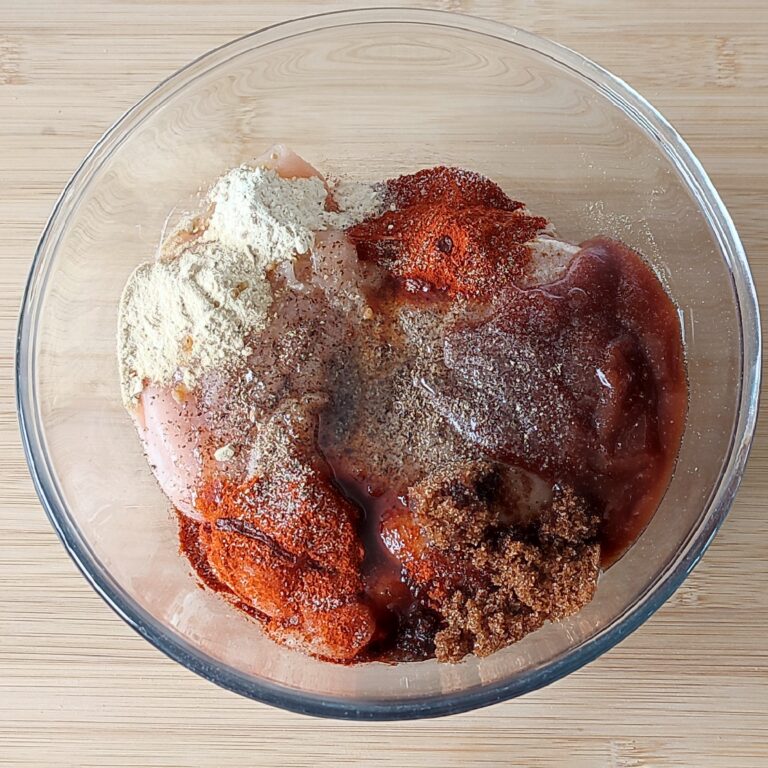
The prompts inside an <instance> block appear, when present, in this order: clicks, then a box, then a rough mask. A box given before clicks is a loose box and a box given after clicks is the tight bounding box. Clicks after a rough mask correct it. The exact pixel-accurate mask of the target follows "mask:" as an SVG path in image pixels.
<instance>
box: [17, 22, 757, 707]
mask: <svg viewBox="0 0 768 768" xmlns="http://www.w3.org/2000/svg"><path fill="white" fill-rule="evenodd" d="M378 23H394V24H420V25H427V26H437V27H442V28H450V29H454V30H458V31H462V32H469V33H473V34H478V35H484V36H490V37H493V38H495V39H497V40H502V41H505V42H507V43H510V44H512V45H517V46H519V47H522V48H526V49H528V50H530V51H534V52H536V53H538V54H542V55H544V56H547V57H549V58H551V59H553V60H554V61H556V62H558V63H559V64H561V65H562V66H564V67H565V68H567V69H569V70H570V71H571V72H572V73H574V74H575V75H577V76H579V77H581V78H582V79H586V80H587V81H589V82H590V83H591V85H592V86H593V87H595V88H596V89H597V90H598V91H599V92H600V93H601V95H603V96H604V97H605V98H607V99H609V100H610V101H611V102H612V103H613V104H614V105H615V106H617V107H618V108H619V109H621V110H622V111H623V112H624V113H625V114H626V115H627V116H628V117H629V118H630V119H631V120H632V121H633V122H634V123H635V124H636V125H637V126H638V127H640V129H641V130H643V131H644V132H645V133H646V134H647V135H648V136H649V137H650V138H652V139H653V140H654V141H655V142H656V143H657V145H658V146H659V147H660V148H661V149H662V151H663V152H664V153H665V155H666V156H667V159H668V160H669V161H670V162H671V163H672V164H673V165H674V166H675V168H676V170H677V171H678V173H679V174H680V175H681V177H682V178H683V180H684V181H685V183H686V186H687V187H688V189H689V191H690V193H691V194H692V195H693V196H694V198H695V199H696V201H697V203H698V205H699V207H700V208H701V209H702V211H703V213H704V215H705V218H706V219H707V221H708V223H709V226H710V228H711V230H712V234H713V235H714V237H715V239H716V241H717V243H718V246H719V248H720V253H721V256H722V257H723V259H724V260H725V262H726V264H727V265H728V267H729V269H730V273H731V280H732V283H733V289H734V295H735V299H736V302H737V305H738V307H737V308H738V321H739V335H740V347H741V379H740V391H739V392H738V397H737V402H738V410H737V415H736V419H735V423H734V427H733V433H732V436H731V443H730V446H729V449H728V454H727V458H726V460H725V462H724V465H723V468H722V470H721V473H720V476H719V477H718V479H717V482H716V483H715V484H714V485H713V490H712V493H711V495H710V499H709V502H708V504H707V507H706V508H705V510H704V514H703V515H702V517H701V518H700V520H699V523H698V525H697V526H696V527H695V528H694V529H692V530H691V531H690V532H689V535H688V538H687V540H686V542H685V543H684V545H683V546H682V547H681V550H680V551H679V552H678V553H677V555H676V556H675V557H674V558H672V559H671V560H670V561H669V562H668V563H667V564H666V566H665V567H664V568H663V569H662V570H661V571H660V572H659V574H657V576H656V578H655V579H653V580H652V581H651V583H650V584H648V585H647V586H646V588H645V589H644V590H643V592H642V593H641V594H640V595H638V597H637V598H636V599H635V601H634V603H632V604H631V605H629V606H628V607H626V608H625V609H624V611H623V612H622V613H621V614H620V615H619V616H618V617H617V618H616V619H615V620H614V621H613V623H612V624H611V625H609V626H608V627H606V628H604V629H603V630H601V631H600V632H599V633H598V634H597V635H595V636H593V637H591V638H589V639H588V640H585V641H583V642H582V643H580V644H579V645H576V646H573V647H571V648H569V649H568V651H566V652H565V653H563V654H562V655H561V656H560V657H559V658H557V659H555V660H553V661H552V662H549V663H548V664H546V665H544V666H542V667H539V668H534V669H532V670H528V671H526V672H524V673H522V674H517V675H515V676H514V677H512V678H510V679H505V680H501V681H498V682H496V683H494V684H491V685H489V686H487V687H482V688H478V689H475V690H469V691H459V692H455V693H448V694H433V695H427V696H422V697H419V698H413V699H408V700H406V701H397V700H392V699H386V698H379V699H377V698H366V699H358V700H352V699H344V698H340V697H330V696H321V695H318V694H313V693H308V692H304V691H301V690H296V689H292V688H289V687H287V686H284V685H281V684H278V683H273V682H271V681H267V680H263V679H262V680H254V678H253V677H252V676H245V675H244V674H243V673H241V672H239V671H238V670H237V669H236V668H234V667H230V666H229V665H227V664H224V663H222V662H220V661H217V660H215V659H213V658H212V657H210V656H208V655H207V654H205V653H203V652H202V651H200V650H199V649H197V648H196V647H194V646H193V645H192V644H191V643H189V642H188V641H186V640H185V639H184V638H182V637H181V636H180V635H177V634H176V633H172V632H170V631H168V630H166V629H165V627H164V625H162V624H161V623H160V622H159V621H158V620H156V619H155V618H154V617H153V616H151V615H150V614H149V613H148V612H147V611H146V610H144V609H143V608H142V607H141V606H139V605H138V604H137V603H136V602H135V601H134V600H133V599H132V598H130V597H129V596H128V595H127V594H126V593H125V592H124V591H123V590H122V589H121V588H120V586H119V584H117V583H116V582H115V581H114V580H113V579H112V577H111V576H110V575H109V573H108V572H106V570H104V569H103V568H102V566H101V564H100V563H99V562H98V560H97V559H96V557H95V556H94V555H93V554H92V553H91V552H90V548H89V547H88V545H87V544H86V542H85V541H84V539H83V538H82V537H81V536H80V534H79V532H78V530H77V528H76V526H75V525H74V524H73V522H72V521H71V519H70V518H69V515H68V512H67V509H66V505H65V504H64V502H63V498H62V496H61V494H60V493H59V491H58V489H57V484H56V481H55V479H54V477H53V475H52V473H51V468H50V465H49V463H48V457H47V453H46V450H45V447H44V439H43V435H42V433H41V429H40V427H41V421H40V419H39V418H38V412H37V407H36V406H37V398H36V377H35V375H34V372H35V355H34V350H35V342H36V333H35V331H36V328H37V322H38V319H39V314H40V307H39V302H38V301H37V299H38V296H39V295H40V291H41V288H42V287H44V285H45V283H46V281H47V276H48V274H49V272H50V270H51V267H52V264H51V260H50V258H51V255H52V254H54V253H55V252H56V247H57V244H58V241H59V239H60V237H61V236H62V232H63V229H64V225H65V223H66V220H67V218H68V217H67V211H68V209H69V208H70V207H71V206H72V205H73V204H74V203H75V202H76V201H77V199H78V196H75V194H74V193H75V189H76V187H77V186H78V185H82V188H83V190H84V189H85V188H86V187H87V185H88V183H89V181H90V177H91V176H92V175H93V173H94V172H95V171H96V170H97V169H98V168H99V167H100V166H101V164H102V163H103V162H104V161H105V160H106V159H107V158H108V157H109V156H110V155H111V154H112V152H114V151H115V150H116V149H117V148H118V147H119V146H120V144H121V143H122V141H123V140H124V139H125V137H126V136H127V135H128V134H129V133H130V131H132V130H134V129H135V128H136V127H138V125H140V124H141V123H142V122H143V120H144V119H145V118H146V117H147V116H148V115H149V114H151V112H152V111H154V110H155V109H156V108H157V107H158V106H160V105H161V104H162V103H164V102H165V101H166V100H168V99H169V98H171V97H172V96H173V95H175V94H176V93H177V92H179V91H180V90H182V89H183V88H184V87H186V86H187V85H188V83H189V81H190V80H191V79H194V78H195V77H197V76H198V75H200V74H202V73H203V72H206V71H208V68H209V65H211V66H217V65H219V64H222V63H223V62H224V61H226V60H228V58H231V57H229V56H226V54H228V53H231V54H232V56H236V55H239V54H240V53H242V52H243V51H245V50H246V49H247V48H252V47H262V46H265V45H268V44H270V43H272V42H276V41H279V40H285V39H288V38H290V37H294V36H296V35H301V34H306V33H311V32H316V31H319V30H328V29H332V28H337V27H346V26H350V25H361V24H378ZM760 376H761V329H760V322H759V309H758V304H757V295H756V291H755V285H754V281H753V278H752V274H751V272H750V268H749V264H748V261H747V257H746V254H745V252H744V248H743V246H742V244H741V241H740V239H739V236H738V233H737V231H736V228H735V226H734V224H733V221H732V219H731V217H730V214H729V213H728V211H727V209H726V208H725V206H724V204H723V202H722V200H721V199H720V196H719V195H718V193H717V191H716V190H715V188H714V186H713V185H712V182H711V181H710V180H709V177H708V176H707V174H706V172H705V171H704V169H703V167H702V165H701V163H700V162H699V161H698V159H697V158H696V157H695V156H694V154H693V152H692V151H691V150H690V148H689V147H688V145H687V144H686V143H685V141H684V140H683V139H682V138H681V137H680V135H679V134H678V133H677V132H676V131H675V129H674V128H672V126H671V125H670V124H669V123H668V122H667V120H666V119H665V118H664V117H663V116H662V115H661V114H660V113H659V112H658V111H657V110H656V109H655V108H654V107H653V106H651V104H650V103H649V102H648V101H646V100H645V99H644V98H643V97H642V96H641V95H640V94H639V93H637V92H636V91H635V90H634V89H633V88H632V87H630V86H629V85H628V84H627V83H625V82H624V81H623V80H621V79H620V78H618V77H616V76H615V75H613V74H611V73H610V72H608V71H607V70H606V69H604V68H602V67H601V66H599V65H598V64H595V63H594V62H592V61H591V60H589V59H587V58H586V57H584V56H582V55H581V54H579V53H577V52H575V51H573V50H571V49H569V48H567V47H565V46H562V45H560V44H558V43H555V42H553V41H551V40H548V39H546V38H543V37H540V36H538V35H535V34H533V33H530V32H527V31H524V30H522V29H519V28H517V27H513V26H510V25H507V24H503V23H500V22H496V21H491V20H487V19H482V18H478V17H474V16H469V15H465V14H458V13H450V12H445V11H437V10H424V9H417V8H404V7H377V8H365V9H356V10H340V11H333V12H330V13H320V14H313V15H309V16H303V17H300V18H296V19H292V20H288V21H283V22H280V23H277V24H273V25H270V26H267V27H264V28H262V29H259V30H257V31H255V32H251V33H249V34H246V35H243V36H241V37H239V38H236V39H234V40H231V41H229V42H227V43H224V44H223V45H221V46H218V47H216V48H213V49H211V50H209V51H207V52H206V53H204V54H202V55H201V56H199V57H198V58H196V59H194V60H193V61H192V62H190V63H189V64H187V65H186V66H184V67H182V68H180V69H179V70H177V71H176V72H174V73H173V74H171V75H170V76H169V77H167V78H166V79H164V80H163V81H162V82H160V83H159V84H158V85H157V86H156V87H155V88H153V89H152V90H151V91H150V92H149V93H148V94H147V95H146V96H144V97H143V98H142V99H141V100H139V101H138V102H137V103H136V104H135V105H134V106H132V107H131V108H130V109H129V110H127V111H126V112H125V113H124V114H123V115H122V116H121V117H120V118H119V119H118V120H117V121H116V122H115V123H114V124H113V125H112V126H111V127H110V128H109V129H108V130H107V131H106V132H105V133H104V135H103V136H102V137H101V138H100V139H99V141H98V142H97V143H96V144H95V145H94V146H93V148H92V149H91V150H90V151H89V153H88V154H87V155H86V156H85V158H84V159H83V161H82V163H81V164H80V166H79V167H78V168H77V170H76V171H75V172H74V174H73V175H72V177H71V178H70V180H69V181H68V182H67V184H66V186H65V187H64V190H63V191H62V193H61V195H60V196H59V198H58V200H57V202H56V204H55V206H54V208H53V210H52V213H51V215H50V217H49V219H48V222H47V224H46V226H45V228H44V230H43V233H42V235H41V238H40V241H39V243H38V246H37V249H36V251H35V255H34V258H33V261H32V264H31V268H30V272H29V276H28V279H27V284H26V287H25V290H24V294H23V298H22V304H21V310H20V315H19V324H18V332H17V339H16V366H15V383H16V405H17V411H18V418H19V427H20V431H21V438H22V444H23V447H24V453H25V456H26V460H27V463H28V465H29V469H30V473H31V475H32V479H33V482H34V486H35V489H36V491H37V494H38V496H39V498H40V501H41V503H42V506H43V508H44V509H45V511H46V514H47V515H48V518H49V519H50V521H51V524H52V525H53V527H54V529H55V531H56V533H57V534H58V536H59V538H60V539H61V541H62V543H63V544H64V547H65V549H66V550H67V552H68V553H69V555H70V557H71V558H72V559H73V561H74V562H75V564H76V565H77V567H78V568H79V569H80V571H81V572H82V573H83V575H84V576H85V578H86V579H87V580H88V582H89V583H90V584H91V586H92V587H93V588H94V589H95V590H96V592H97V593H98V594H99V595H100V596H101V597H102V598H103V599H104V600H105V601H106V603H107V604H108V605H109V606H110V607H111V608H112V609H113V610H114V611H115V612H116V613H117V614H118V615H119V616H121V617H122V618H123V620H124V621H125V622H126V623H127V624H128V625H129V626H130V627H132V628H133V629H134V630H135V631H137V632H138V633H139V634H140V635H142V636H143V637H144V638H146V639H147V640H148V641H149V642H150V643H152V645H154V646H155V647H156V648H157V649H159V650H160V651H162V652H163V653H164V654H166V655H167V656H169V657H170V658H171V659H173V660H175V661H178V662H179V663H181V664H183V665H184V666H185V667H187V668H188V669H190V670H192V671H193V672H195V673H197V674H198V675H200V676H201V677H203V678H205V679H207V680H210V681H211V682H214V683H216V684H217V685H219V686H221V687H223V688H225V689H228V690H231V691H234V692H236V693H239V694H241V695H243V696H245V697H248V698H251V699H255V700H257V701H260V702H263V703H266V704H271V705H274V706H277V707H281V708H283V709H287V710H290V711H293V712H298V713H301V714H308V715H316V716H323V717H335V718H342V719H351V720H401V719H413V718H421V717H437V716H441V715H448V714H455V713H459V712H465V711H468V710H471V709H475V708H478V707H483V706H487V705H490V704H494V703H497V702H500V701H504V700H506V699H510V698H514V697H516V696H520V695H522V694H524V693H528V692H530V691H533V690H536V689H538V688H541V687H543V686H544V685H548V684H549V683H551V682H554V681H555V680H558V679H559V678H561V677H563V676H564V675H566V674H568V673H570V672H572V671H574V670H576V669H578V668H580V667H582V666H583V665H585V664H587V663H589V662H590V661H592V660H594V659H595V658H597V657H598V656H599V655H601V654H602V653H604V652H605V651H607V650H608V649H610V648H612V647H613V646H614V645H616V644H617V643H619V642H621V641H622V640H623V639H624V638H625V637H626V636H627V635H629V634H630V633H631V632H633V631H634V630H635V629H636V628H637V627H639V626H640V625H641V624H642V623H643V622H644V621H646V620H647V619H648V618H649V617H650V616H651V615H652V614H653V613H654V612H655V611H656V610H657V609H658V608H659V607H660V606H661V605H662V604H663V603H664V602H665V601H666V600H667V599H668V598H669V596H670V595H671V594H672V593H673V592H674V591H675V590H676V589H677V588H678V587H679V586H680V584H681V583H682V582H683V580H684V579H685V577H686V576H687V575H688V573H689V572H690V571H691V570H692V569H693V568H694V567H695V565H696V564H697V563H698V561H699V560H700V558H701V556H702V555H703V554H704V552H705V551H706V549H707V547H708V546H709V544H710V542H711V541H712V538H713V537H714V535H715V533H716V532H717V530H718V529H719V527H720V526H721V524H722V522H723V520H724V519H725V517H726V515H727V513H728V511H729V509H730V507H731V505H732V504H733V500H734V498H735V495H736V491H737V489H738V486H739V484H740V482H741V478H742V475H743V473H744V469H745V465H746V462H747V458H748V455H749V451H750V448H751V444H752V440H753V436H754V430H755V425H756V419H757V411H758V404H759V394H760Z"/></svg>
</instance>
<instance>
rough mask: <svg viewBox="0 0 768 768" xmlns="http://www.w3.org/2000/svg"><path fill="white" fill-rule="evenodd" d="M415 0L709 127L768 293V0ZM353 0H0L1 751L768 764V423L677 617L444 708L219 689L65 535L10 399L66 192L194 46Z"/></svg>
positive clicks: (304, 761)
mask: <svg viewBox="0 0 768 768" xmlns="http://www.w3.org/2000/svg"><path fill="white" fill-rule="evenodd" d="M376 4H378V3H376V2H373V3H346V5H357V6H361V5H376ZM390 4H401V3H390ZM409 4H410V5H418V6H424V7H434V8H441V9H444V10H454V11H464V12H468V13H474V14H476V15H480V16H487V17H489V18H494V19H497V20H499V21H506V22H509V23H512V24H516V25H518V26H522V27H525V28H528V29H530V30H532V31H534V32H538V33H540V34H543V35H546V36H549V37H552V38H553V39H554V40H557V41H558V42H560V43H563V44H565V45H567V46H569V47H571V48H575V49H577V50H579V51H581V52H582V53H584V54H586V55H587V56H589V57H591V58H593V59H595V60H597V61H598V62H599V63H600V64H602V65H604V66H605V67H607V68H608V69H610V70H611V71H613V72H615V73H617V74H618V75H620V76H621V77H623V78H625V79H626V80H627V81H629V83H630V84H632V85H633V86H635V87H636V88H637V89H638V90H639V91H640V92H641V93H643V94H644V95H645V96H646V97H648V98H649V99H650V100H651V101H652V102H653V103H654V104H655V105H656V106H657V107H658V108H659V109H661V111H662V112H663V113H664V114H665V115H666V116H667V117H668V118H669V119H670V120H671V121H672V123H673V124H674V125H675V126H676V127H677V128H678V129H679V130H680V132H681V133H682V134H683V136H684V137H685V138H686V139H687V140H688V141H689V143H690V144H691V146H692V147H693V150H694V152H696V154H697V155H698V156H699V158H700V159H701V161H702V162H703V164H704V166H705V167H706V168H707V170H708V172H709V174H710V176H711V177H712V179H713V181H714V182H715V185H716V186H717V187H718V189H719V190H720V193H721V194H722V196H723V198H724V199H725V202H726V204H727V205H728V206H729V208H730V211H731V213H732V215H733V218H734V219H735V221H736V225H737V227H738V228H739V230H740V232H741V235H742V238H743V240H744V244H745V246H746V249H747V252H748V254H749V256H750V260H751V263H752V267H753V270H754V273H755V277H756V280H757V283H758V289H759V290H761V289H762V288H764V287H765V286H768V225H766V219H767V218H768V214H767V211H768V45H767V44H766V41H767V40H768V10H767V9H766V6H765V0H744V1H742V2H722V0H697V2H693V1H692V0H691V1H689V2H685V1H684V0H666V1H665V2H663V3H662V2H657V1H656V0H639V1H637V2H635V1H633V0H622V1H621V2H615V1H614V2H612V1H611V0H602V1H597V0H585V1H583V2H576V1H575V0H574V1H573V2H551V1H549V0H541V2H535V1H534V0H515V1H509V2H506V1H505V0H474V1H473V0H443V2H433V3H430V2H415V1H412V2H411V3H409ZM344 5H345V4H343V3H336V2H327V3H324V2H310V1H309V0H306V1H298V0H292V1H289V2H271V3H269V2H257V1H256V0H244V1H243V2H232V1H231V0H220V1H219V2H206V1H205V0H195V1H194V2H180V1H179V2H151V1H150V0H121V1H120V2H104V0H102V1H101V2H97V1H96V0H94V1H92V2H89V1H87V0H69V1H68V2H61V1H60V0H57V1H55V2H54V1H53V0H4V2H2V3H0V232H3V233H4V234H3V235H2V237H0V342H1V343H2V346H1V347H0V376H1V377H2V388H0V458H1V459H2V471H0V766H13V767H14V768H17V767H18V766H34V767H35V768H40V767H43V766H77V767H78V768H86V767H90V766H198V765H199V766H212V767H214V768H226V767H228V766H253V765H262V766H283V768H292V767H293V766H342V765H361V766H363V765H365V766H368V765H370V766H375V765H384V764H385V763H386V764H392V765H396V766H404V767H405V768H410V767H411V766H431V765H440V766H470V765H471V766H512V765H514V766H526V767H528V766H569V767H573V766H576V767H577V768H582V767H583V768H594V767H595V766H606V767H609V768H630V767H632V768H640V767H644V768H651V767H653V768H657V767H664V768H666V767H667V766H685V767H690V768H704V766H723V767H727V768H735V767H737V766H751V767H752V766H754V767H755V768H757V766H766V765H768V650H766V648H767V644H768V514H766V507H767V506H768V440H766V437H768V435H767V433H766V423H765V420H761V422H760V425H759V428H758V436H757V441H756V444H755V448H754V450H753V453H752V461H751V465H750V468H749V471H748V472H747V476H746V478H745V481H744V484H743V487H742V490H741V493H740V495H739V498H738V501H737V503H736V505H735V507H734V509H733V511H732V512H731V515H730V517H729V518H728V520H727V522H726V524H725V526H724V527H723V529H722V532H721V533H720V534H719V535H718V537H717V539H716V541H715V542H714V544H713V545H712V547H711V549H710V550H709V552H708V553H707V555H706V556H705V557H704V560H703V562H702V563H701V564H700V566H699V567H698V568H697V569H696V571H695V572H694V574H693V575H692V576H691V577H690V578H689V579H688V580H687V581H686V583H685V584H684V586H683V587H682V588H681V589H680V590H679V591H678V592H677V594H676V595H675V596H674V597H673V598H672V599H671V600H670V601H669V602H668V603H667V605H666V606H664V608H662V609H661V610H660V611H659V612H658V614H657V615H656V616H654V617H653V618H652V619H651V620H650V621H649V622H647V623H646V624H645V625H644V626H643V627H642V628H641V629H639V630H638V631H637V632H635V633H634V634H633V635H632V636H631V637H630V638H629V639H627V640H626V641H625V642H624V643H622V644H621V645H620V646H619V647H617V648H615V649H613V650H612V651H611V652H609V653H607V654H605V655H604V656H603V657H602V658H600V659H599V660H598V661H596V662H594V663H593V664H591V665H589V666H588V667H586V668H585V669H582V670H580V671H579V672H577V673H575V674H573V675H571V676H570V677H568V678H566V679H565V680H562V681H560V682H559V683H556V684H555V685H552V686H550V687H549V688H547V689H545V690H542V691H539V692H536V693H533V694H530V695H528V696H526V697H524V698H522V699H520V700H517V701H514V702H508V703H506V704H501V705H498V706H495V707H491V708H489V709H485V710H482V711H479V712H474V713H471V714H467V715H460V716H456V717H452V718H447V719H442V720H437V721H424V722H415V723H406V724H394V723H393V724H356V723H334V722H328V721H320V720H315V719H310V718H307V717H300V716H296V715H291V714H288V713H285V712H281V711H278V710H276V709H271V708H269V707H266V706H262V705H259V704H255V703H253V702H249V701H246V700H244V699H241V698H239V697H237V696H235V695H234V694H230V693H227V692H225V691H222V690H219V689H218V688H216V687H214V686H213V685H211V684H209V683H207V682H204V681H203V680H201V679H199V678H197V677H196V676H194V675H193V674H191V673H189V672H187V671H186V670H184V669H183V668H182V667H180V666H179V665H177V664H175V663H173V662H171V661H169V660H168V659H166V658H165V657H164V656H163V655H162V654H160V653H159V652H158V651H156V650H155V649H154V648H152V647H151V646H150V645H149V644H147V643H146V642H144V641H143V640H142V639H141V638H140V637H138V636H137V635H136V634H134V633H133V632H132V631H131V630H130V629H128V627H127V626H126V625H125V624H123V622H121V621H120V620H119V619H118V618H117V617H116V616H115V615H114V614H113V613H112V612H111V611H110V609H109V608H108V607H107V606H106V605H105V604H104V603H103V602H102V601H101V599H100V598H98V597H97V595H96V594H95V593H94V592H93V591H92V589H91V588H90V587H89V586H88V585H87V584H86V582H85V580H84V579H83V578H82V577H81V576H80V575H79V573H78V572H77V570H76V568H75V566H74V564H73V563H72V562H71V561H70V559H69V557H68V556H67V555H66V553H65V552H64V549H63V548H62V546H61V545H60V544H59V542H58V540H57V539H56V537H55V535H54V533H53V531H52V529H51V527H50V525H49V524H48V522H47V520H46V518H45V516H44V514H43V512H42V509H41V507H40V504H39V503H38V501H37V498H36V496H35V493H34V491H33V488H32V484H31V482H30V480H29V477H28V474H27V468H26V465H25V462H24V458H23V456H22V453H21V448H20V444H19V438H18V432H17V425H16V415H15V407H14V398H13V354H14V352H13V348H14V343H15V333H16V318H17V312H18V305H19V299H20V295H21V291H22V288H23V285H24V281H25V278H26V274H27V270H28V268H29V264H30V260H31V258H32V254H33V251H34V247H35V244H36V241H37V238H38V236H39V234H40V231H41V229H42V227H43V225H44V223H45V220H46V217H47V216H48V214H49V212H50V210H51V207H52V205H53V202H54V200H55V198H56V196H57V195H58V193H59V191H60V190H61V188H62V186H63V185H64V183H65V182H66V180H67V179H68V177H69V176H70V174H71V173H72V172H73V171H74V169H75V168H76V167H77V165H78V163H79V162H80V160H81V158H82V157H83V155H84V154H85V153H86V152H87V150H88V148H89V147H90V146H91V145H92V144H93V143H94V142H95V141H96V139H97V138H98V137H99V136H100V134H101V133H102V132H103V131H104V130H105V129H106V128H107V127H108V126H109V125H110V124H111V123H112V122H113V121H114V120H115V119H116V118H118V117H119V116H120V114H121V113H122V112H123V111H124V110H125V109H126V108H128V107H129V106H130V105H131V104H133V103H134V102H135V101H136V100H137V99H138V98H139V97H141V96H142V95H143V94H144V93H145V92H146V91H148V90H149V89H150V88H151V87H152V86H153V85H155V83H157V81H159V80H160V79H162V78H164V77H166V76H167V75H169V74H170V73H172V72H173V71H174V70H176V69H177V68H178V67H180V66H181V65H183V64H185V63H186V62H188V61H189V60H190V59H192V58H194V57H196V56H198V55H199V54H201V53H203V52H204V51H206V50H207V49H209V48H211V47H213V46H216V45H219V44H221V43H223V42H226V41H227V40H229V39H231V38H232V37H235V36H239V35H241V34H244V33H246V32H249V31H252V30H254V29H256V28H258V27H262V26H264V25H266V24H271V23H274V22H276V21H281V20H285V19H288V18H291V17H296V16H300V15H306V14H310V13H317V12H320V11H323V10H331V9H333V8H341V7H344Z"/></svg>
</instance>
